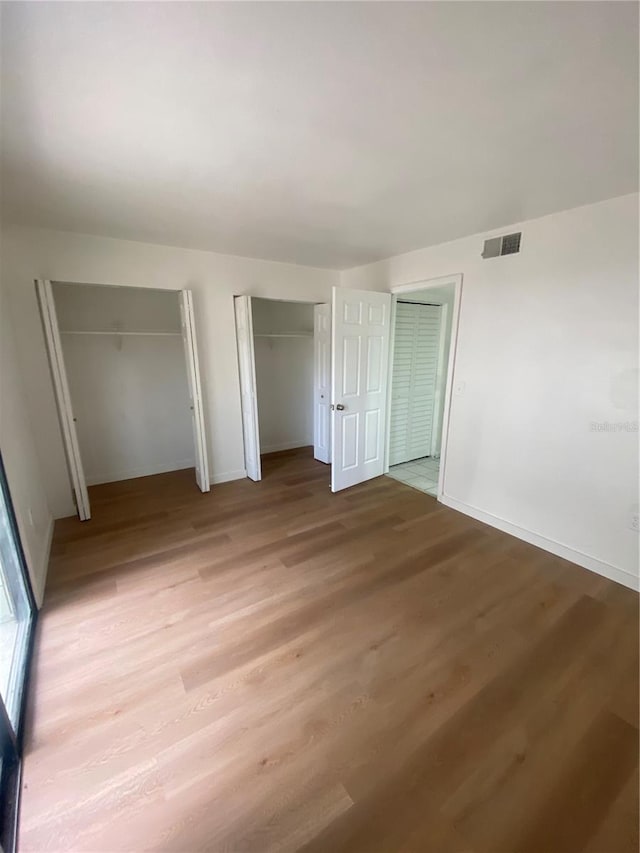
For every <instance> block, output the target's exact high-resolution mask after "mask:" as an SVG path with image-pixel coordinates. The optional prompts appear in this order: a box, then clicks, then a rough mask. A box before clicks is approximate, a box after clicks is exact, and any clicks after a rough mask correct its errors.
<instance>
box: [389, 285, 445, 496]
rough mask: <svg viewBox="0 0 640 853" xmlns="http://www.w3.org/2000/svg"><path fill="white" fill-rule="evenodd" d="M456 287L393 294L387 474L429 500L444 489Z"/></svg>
mask: <svg viewBox="0 0 640 853" xmlns="http://www.w3.org/2000/svg"><path fill="white" fill-rule="evenodd" d="M460 288H461V278H460V277H454V278H451V279H447V280H442V279H436V280H434V281H433V282H424V283H418V284H416V285H409V286H408V287H406V288H402V289H399V290H398V291H396V293H395V294H394V310H393V323H392V324H393V334H392V344H391V368H390V392H389V410H390V411H389V418H388V437H387V441H388V450H387V453H388V466H389V467H388V471H387V474H388V476H389V477H392V478H393V479H395V480H398V481H400V482H402V483H405V484H406V485H408V486H411V487H412V488H414V489H418V490H419V491H422V492H425V493H426V494H428V495H432V496H433V497H439V496H440V495H441V494H442V492H443V487H444V461H445V450H446V438H447V435H446V433H447V423H448V409H449V401H450V397H451V384H452V377H453V361H454V356H453V354H454V352H455V338H456V334H457V318H458V312H459V300H460Z"/></svg>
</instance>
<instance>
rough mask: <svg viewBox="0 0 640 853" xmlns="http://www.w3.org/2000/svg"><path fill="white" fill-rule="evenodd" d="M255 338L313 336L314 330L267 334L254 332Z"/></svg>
mask: <svg viewBox="0 0 640 853" xmlns="http://www.w3.org/2000/svg"><path fill="white" fill-rule="evenodd" d="M253 337H254V338H312V337H313V332H282V333H280V334H266V333H260V332H254V335H253Z"/></svg>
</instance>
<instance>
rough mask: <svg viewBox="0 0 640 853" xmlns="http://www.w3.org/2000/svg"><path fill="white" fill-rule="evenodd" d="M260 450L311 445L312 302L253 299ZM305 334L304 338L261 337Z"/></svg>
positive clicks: (270, 450) (266, 451) (271, 450)
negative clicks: (291, 333)
mask: <svg viewBox="0 0 640 853" xmlns="http://www.w3.org/2000/svg"><path fill="white" fill-rule="evenodd" d="M252 306H253V329H254V334H256V335H257V337H256V338H255V341H254V345H255V355H256V384H257V391H258V422H259V427H260V450H261V452H262V453H272V452H274V451H277V450H288V449H289V448H292V447H306V446H308V445H312V444H313V304H312V303H308V304H303V303H292V302H274V301H267V300H263V299H254V300H252ZM261 332H262V333H282V332H306V333H307V334H308V335H309V336H308V337H304V338H261V337H260V336H259V335H260V333H261Z"/></svg>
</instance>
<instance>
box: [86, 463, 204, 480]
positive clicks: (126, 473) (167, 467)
mask: <svg viewBox="0 0 640 853" xmlns="http://www.w3.org/2000/svg"><path fill="white" fill-rule="evenodd" d="M193 467H195V462H194V460H193V459H179V460H178V461H176V462H166V463H165V464H163V465H148V466H144V467H141V468H129V469H124V470H121V471H111V472H109V473H108V474H92V475H87V486H99V485H102V484H103V483H119V482H120V480H133V479H135V478H136V477H151V476H153V475H154V474H166V473H168V472H169V471H182V470H183V469H184V468H193Z"/></svg>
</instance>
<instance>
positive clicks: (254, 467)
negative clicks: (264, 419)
mask: <svg viewBox="0 0 640 853" xmlns="http://www.w3.org/2000/svg"><path fill="white" fill-rule="evenodd" d="M234 301H235V311H236V337H237V340H238V368H239V370H240V396H241V401H242V432H243V434H244V464H245V468H246V469H247V477H249V479H251V480H255V481H256V482H257V481H258V480H261V479H262V467H261V465H260V431H259V427H258V396H257V392H256V356H255V351H254V346H253V315H252V313H251V297H250V296H236V297H235V300H234Z"/></svg>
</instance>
